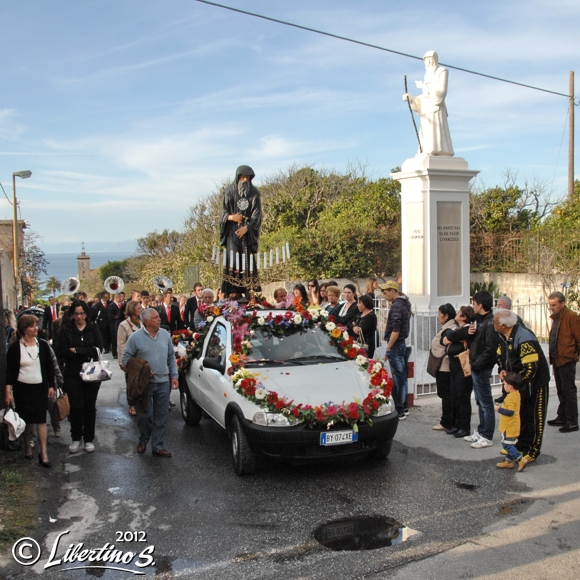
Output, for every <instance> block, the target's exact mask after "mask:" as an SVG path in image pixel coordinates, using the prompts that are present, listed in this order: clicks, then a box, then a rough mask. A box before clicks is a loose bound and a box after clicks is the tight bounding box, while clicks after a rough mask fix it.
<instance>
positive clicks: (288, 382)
mask: <svg viewBox="0 0 580 580" xmlns="http://www.w3.org/2000/svg"><path fill="white" fill-rule="evenodd" d="M252 372H257V373H258V374H259V381H261V382H262V384H263V385H264V388H266V389H267V390H269V391H276V393H278V396H279V397H287V398H288V399H290V400H293V401H294V402H295V403H302V404H304V405H313V406H315V405H320V404H322V403H328V402H333V403H342V402H343V401H344V402H347V403H349V402H351V401H352V400H353V399H354V398H355V397H357V398H360V399H363V398H364V397H366V396H367V395H368V393H369V375H368V374H367V373H366V372H363V371H361V370H359V368H358V367H357V366H356V365H355V364H354V363H353V362H350V361H344V362H337V363H323V364H312V365H304V366H290V365H287V366H283V367H280V366H276V367H268V368H259V367H258V368H256V367H252Z"/></svg>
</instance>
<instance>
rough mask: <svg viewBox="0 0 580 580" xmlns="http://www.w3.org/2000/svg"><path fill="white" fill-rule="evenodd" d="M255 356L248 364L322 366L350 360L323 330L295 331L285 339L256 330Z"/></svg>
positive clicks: (254, 341)
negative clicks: (324, 363)
mask: <svg viewBox="0 0 580 580" xmlns="http://www.w3.org/2000/svg"><path fill="white" fill-rule="evenodd" d="M250 343H251V345H252V352H251V353H250V354H249V355H248V361H247V363H250V364H252V363H253V364H260V365H264V366H267V365H268V364H273V365H274V364H300V365H302V364H319V363H321V362H332V361H337V360H338V361H343V360H348V359H347V357H346V356H345V355H344V354H342V353H340V352H339V350H338V349H337V348H336V343H335V341H333V340H332V339H331V338H330V337H329V336H328V334H326V333H325V332H323V331H322V330H321V329H320V328H318V327H314V328H310V329H308V330H302V331H298V332H297V331H295V330H292V331H290V332H289V333H287V334H285V335H284V336H279V335H276V334H271V333H270V332H269V331H267V330H264V331H261V330H256V332H255V334H253V335H252V336H251V337H250Z"/></svg>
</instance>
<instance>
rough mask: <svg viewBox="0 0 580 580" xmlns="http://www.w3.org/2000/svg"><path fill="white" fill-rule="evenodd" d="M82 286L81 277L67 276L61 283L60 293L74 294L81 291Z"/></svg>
mask: <svg viewBox="0 0 580 580" xmlns="http://www.w3.org/2000/svg"><path fill="white" fill-rule="evenodd" d="M80 287H81V283H80V282H79V279H78V278H75V277H74V276H73V277H71V278H67V279H66V280H65V281H64V282H63V283H62V284H61V285H60V293H61V294H65V295H67V296H72V295H73V294H75V293H76V292H78V291H79V288H80Z"/></svg>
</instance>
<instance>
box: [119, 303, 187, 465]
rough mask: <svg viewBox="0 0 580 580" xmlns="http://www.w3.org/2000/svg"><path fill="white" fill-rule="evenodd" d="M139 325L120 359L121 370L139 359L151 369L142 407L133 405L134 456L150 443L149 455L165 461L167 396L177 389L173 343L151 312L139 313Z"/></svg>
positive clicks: (151, 310) (156, 315) (166, 454)
mask: <svg viewBox="0 0 580 580" xmlns="http://www.w3.org/2000/svg"><path fill="white" fill-rule="evenodd" d="M141 322H142V325H141V328H140V329H139V330H137V331H136V332H134V333H133V334H132V335H131V336H130V337H129V339H128V340H127V343H126V344H125V350H123V356H122V359H121V363H122V364H123V366H124V367H127V364H128V363H129V359H131V358H142V359H145V360H146V361H147V363H148V364H149V368H150V369H151V379H150V380H149V385H148V386H147V400H146V404H144V403H143V402H141V401H139V403H137V405H136V409H137V417H138V419H137V425H138V426H139V432H140V433H139V443H138V444H137V453H145V450H146V449H147V443H149V440H151V447H152V451H153V455H157V456H159V457H167V458H169V457H171V453H170V452H169V451H167V449H164V447H163V437H164V435H165V424H166V423H167V413H168V410H169V394H170V392H171V389H173V390H175V389H177V388H178V387H179V381H178V379H177V377H178V375H177V363H176V362H175V353H174V351H173V343H172V342H171V336H170V334H169V333H168V332H167V331H166V330H164V329H163V328H160V326H161V318H160V316H159V312H157V310H155V309H154V308H147V309H145V310H143V312H142V313H141Z"/></svg>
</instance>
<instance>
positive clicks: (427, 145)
mask: <svg viewBox="0 0 580 580" xmlns="http://www.w3.org/2000/svg"><path fill="white" fill-rule="evenodd" d="M423 62H424V63H425V69H426V71H427V72H426V73H425V78H424V79H423V82H421V81H415V83H416V85H417V88H419V89H423V94H422V95H420V96H418V97H413V96H412V95H410V94H409V93H405V94H404V95H403V100H404V101H409V104H410V105H411V108H412V109H413V111H415V112H416V113H417V114H418V115H419V117H420V118H421V129H420V131H419V140H420V142H421V147H422V149H423V153H424V154H426V155H447V156H449V157H452V156H453V144H452V143H451V134H450V133H449V125H448V124H447V107H446V106H445V96H446V95H447V77H448V74H449V73H448V71H447V69H446V68H443V67H441V66H439V58H438V56H437V53H436V52H435V51H434V50H430V51H429V52H427V53H425V56H424V57H423Z"/></svg>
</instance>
